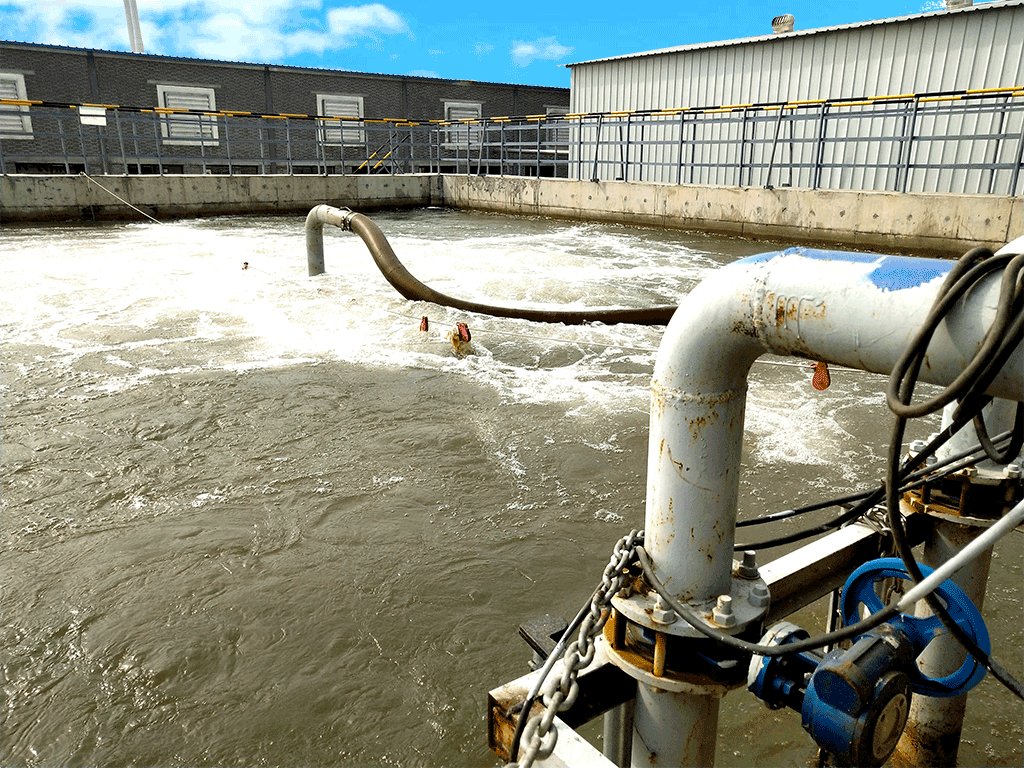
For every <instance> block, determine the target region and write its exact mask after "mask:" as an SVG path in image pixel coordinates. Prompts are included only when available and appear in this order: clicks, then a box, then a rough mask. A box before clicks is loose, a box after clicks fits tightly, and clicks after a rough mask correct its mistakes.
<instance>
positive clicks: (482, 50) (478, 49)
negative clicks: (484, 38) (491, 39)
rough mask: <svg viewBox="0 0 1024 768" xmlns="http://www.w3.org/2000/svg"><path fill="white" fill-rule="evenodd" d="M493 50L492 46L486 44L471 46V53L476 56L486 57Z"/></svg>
mask: <svg viewBox="0 0 1024 768" xmlns="http://www.w3.org/2000/svg"><path fill="white" fill-rule="evenodd" d="M493 50H494V46H493V45H489V44H488V43H476V44H475V45H474V46H473V53H475V54H476V55H477V56H486V55H487V54H488V53H490V52H491V51H493Z"/></svg>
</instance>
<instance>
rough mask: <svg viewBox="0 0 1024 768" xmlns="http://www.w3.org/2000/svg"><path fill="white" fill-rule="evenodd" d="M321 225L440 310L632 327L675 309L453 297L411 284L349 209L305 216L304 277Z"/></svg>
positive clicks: (376, 235)
mask: <svg viewBox="0 0 1024 768" xmlns="http://www.w3.org/2000/svg"><path fill="white" fill-rule="evenodd" d="M324 224H332V225H334V226H336V227H341V228H342V229H345V230H349V231H351V232H354V233H355V234H357V235H359V237H360V238H361V239H362V241H363V242H364V243H365V244H366V247H367V248H368V249H369V251H370V255H371V256H372V257H373V260H374V262H375V263H376V264H377V267H378V268H379V269H380V271H381V274H383V275H384V277H385V278H386V279H387V281H388V282H389V283H391V285H392V287H393V288H394V289H395V290H396V291H398V292H399V293H400V294H402V296H404V297H405V298H407V299H409V300H410V301H430V302H433V303H434V304H440V305H442V306H445V307H452V308H454V309H461V310H465V311H467V312H478V313H480V314H482V315H491V316H492V317H514V318H519V319H521V320H533V321H536V322H542V323H566V324H568V325H580V324H582V323H594V322H601V323H634V324H637V325H666V324H668V321H669V320H670V319H671V318H672V315H673V313H674V312H675V311H676V308H675V307H647V308H643V309H582V310H566V309H526V308H523V307H503V306H497V305H494V304H484V303H482V302H477V301H466V300H464V299H458V298H454V297H452V296H448V295H446V294H443V293H441V292H440V291H435V290H434V289H433V288H431V287H430V286H428V285H425V284H423V283H422V282H420V281H419V280H417V279H416V278H415V277H414V276H413V275H412V274H411V273H410V272H409V270H407V269H406V268H405V265H403V264H402V262H401V261H399V260H398V256H396V255H395V252H394V250H393V249H392V248H391V244H390V243H389V242H388V239H387V238H386V237H385V236H384V233H383V232H381V231H380V227H378V226H377V225H376V224H374V223H373V221H371V220H370V219H369V218H367V217H366V216H363V215H362V214H360V213H355V212H353V211H348V210H341V209H340V208H334V207H332V206H329V205H318V206H317V207H316V208H314V209H313V210H311V211H310V212H309V214H308V215H307V216H306V261H307V265H308V268H309V274H310V276H315V275H320V274H323V272H324V271H325V267H324V239H323V226H324Z"/></svg>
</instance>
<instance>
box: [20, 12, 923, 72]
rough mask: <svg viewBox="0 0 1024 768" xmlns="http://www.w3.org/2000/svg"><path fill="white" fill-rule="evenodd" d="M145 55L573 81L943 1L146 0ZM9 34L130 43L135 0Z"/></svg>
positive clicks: (119, 46)
mask: <svg viewBox="0 0 1024 768" xmlns="http://www.w3.org/2000/svg"><path fill="white" fill-rule="evenodd" d="M137 5H138V9H139V16H140V19H141V26H142V39H143V43H144V44H145V49H146V53H158V54H166V55H171V56H188V57H197V58H214V59H221V60H226V61H244V62H254V63H260V64H264V63H269V64H294V65H298V66H312V67H326V68H330V69H347V70H354V71H360V72H382V73H386V74H396V75H403V74H409V75H424V76H428V77H444V78H453V79H466V80H485V81H494V82H505V83H523V84H528V85H554V86H561V87H568V86H569V70H568V69H566V68H565V67H564V66H561V65H564V64H567V63H571V62H576V61H586V60H588V59H596V58H602V57H605V56H615V55H618V54H624V53H635V52H637V51H647V50H652V49H656V48H667V47H669V46H673V45H685V44H689V43H700V42H708V41H713V40H731V39H735V38H740V37H749V36H752V35H762V34H767V33H769V32H770V31H771V19H772V17H774V16H777V15H779V14H782V13H791V14H793V15H794V16H795V17H796V27H797V29H811V28H817V27H827V26H832V25H835V24H847V23H851V22H858V21H865V20H868V19H881V18H890V17H894V16H904V15H907V14H913V13H920V12H922V11H930V10H939V9H941V8H942V2H941V0H912V1H910V2H908V1H907V0H886V2H881V1H880V0H861V1H860V2H843V3H840V2H822V0H777V2H774V3H771V4H768V3H763V2H756V1H755V0H718V1H717V2H707V0H705V2H700V3H682V2H674V3H653V4H649V5H648V6H645V8H644V12H643V13H642V14H634V13H633V11H635V10H638V9H636V6H633V5H632V4H631V3H628V2H625V3H624V2H615V3H612V2H608V1H607V0H591V2H580V1H579V0H561V2H555V3H552V2H539V1H538V0H520V2H516V3H479V2H470V3H466V4H462V3H458V4H456V5H448V4H447V3H425V2H422V0H416V1H407V0H389V1H386V2H381V3H363V4H359V3H358V0H356V2H351V1H350V2H346V1H345V0H234V2H227V1H226V0H220V1H219V2H214V1H213V0H137ZM0 37H2V38H3V39H5V40H17V41H21V42H32V43H53V44H59V45H70V46H76V47H83V48H98V49H104V50H129V45H128V32H127V25H126V22H125V13H124V2H123V0H0Z"/></svg>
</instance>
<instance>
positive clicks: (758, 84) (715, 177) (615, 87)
mask: <svg viewBox="0 0 1024 768" xmlns="http://www.w3.org/2000/svg"><path fill="white" fill-rule="evenodd" d="M571 71H572V85H571V93H570V103H571V107H570V111H571V112H572V113H575V114H579V113H598V112H617V111H632V110H657V109H680V108H693V107H715V106H719V105H736V104H764V103H778V102H787V101H789V102H793V101H807V100H814V99H842V98H860V97H874V96H886V95H895V94H907V93H937V92H947V91H964V90H971V89H991V88H1006V87H1011V86H1024V2H1020V0H1016V1H1014V0H1008V2H1003V3H988V4H985V5H979V6H974V7H972V8H969V9H966V10H961V11H955V12H953V11H939V12H936V13H931V14H923V15H919V16H914V17H909V18H903V19H896V20H891V21H888V22H884V23H865V24H862V25H851V26H849V27H840V28H833V29H825V30H820V31H808V32H806V33H803V34H799V33H797V34H790V35H784V36H778V37H766V38H762V39H753V40H749V41H738V42H735V43H729V42H726V43H722V44H717V45H707V46H691V47H688V48H684V49H681V50H672V51H663V52H660V53H651V54H637V55H633V56H626V57H620V58H615V59H608V60H603V61H595V62H584V63H581V64H574V65H572V69H571ZM738 116H739V113H737V119H739V117H738ZM996 119H997V118H996V117H995V116H992V115H986V116H978V115H962V116H956V117H952V118H943V119H937V118H936V119H935V120H937V121H938V122H941V123H942V124H941V125H938V123H935V125H936V127H940V128H942V129H943V130H945V131H947V132H948V133H952V134H967V133H987V132H990V131H993V130H994V129H995V128H996V125H995V121H996ZM1012 121H1015V122H1014V125H1013V126H1010V127H1013V128H1019V124H1020V123H1021V121H1022V116H1021V115H1020V113H1017V114H1016V115H1014V116H1012ZM852 123H853V119H852V118H851V120H849V121H842V120H840V121H833V122H832V123H830V126H829V134H830V135H831V136H837V135H838V136H842V135H843V133H842V131H843V130H844V126H849V125H851V124H852ZM861 125H864V123H863V122H862V123H861ZM902 126H903V123H902V120H901V118H897V117H887V118H872V121H871V129H872V135H873V136H897V135H902ZM925 127H929V128H930V127H931V126H930V125H928V126H925ZM1006 127H1007V125H1004V126H1003V128H1004V130H1005V129H1006ZM709 130H721V131H723V132H724V133H721V134H719V135H725V136H730V137H736V138H739V137H740V136H741V133H740V131H741V130H742V126H741V125H740V124H739V123H738V122H731V121H725V122H723V123H720V124H719V125H718V127H717V128H715V129H712V128H709V127H704V128H701V129H699V130H698V133H697V135H695V136H692V137H691V138H694V139H696V140H698V141H699V140H700V139H701V138H707V136H703V135H702V132H704V133H706V132H707V131H709ZM759 130H761V131H763V130H764V128H763V127H762V128H761V129H759ZM659 131H660V132H659V134H658V136H659V138H660V139H663V140H664V141H665V144H664V145H662V146H658V147H654V148H649V149H648V150H647V155H646V157H647V158H649V159H652V160H655V161H656V162H659V163H663V165H661V166H660V167H658V168H655V169H654V170H653V175H654V176H655V177H654V178H645V179H644V180H645V181H662V182H666V183H675V182H676V181H677V176H678V172H677V171H675V170H674V169H673V168H672V167H671V164H672V163H675V162H678V156H679V153H678V150H677V148H676V147H675V146H674V145H675V143H676V142H677V141H678V138H679V130H678V126H676V127H669V126H666V127H664V128H660V129H659ZM810 131H811V125H810V124H804V125H801V126H800V127H799V128H797V129H796V133H794V138H808V137H809V136H808V134H809V132H810ZM608 133H610V129H608V128H605V130H604V133H602V139H605V140H607V139H608V138H609V136H607V135H606V134H608ZM915 133H918V131H915ZM748 135H749V134H748ZM584 136H585V138H586V136H587V133H586V131H585V133H584ZM962 144H963V143H962V142H961V143H959V144H958V142H956V141H955V140H950V141H936V142H924V143H921V144H919V145H918V146H917V147H916V149H915V153H914V154H915V156H914V161H915V162H938V161H939V160H940V159H945V160H946V161H948V162H966V161H970V160H975V161H976V160H980V159H981V158H982V157H984V156H985V155H986V153H988V154H989V155H990V156H991V155H997V156H998V158H999V159H1001V160H1003V161H1006V160H1007V153H1008V152H1009V151H1010V148H1009V147H1008V146H987V145H988V144H993V142H987V143H986V142H976V143H974V144H973V146H970V147H968V148H967V149H961V148H960V145H962ZM1003 144H1004V145H1005V144H1006V143H1005V142H1004V143H1003ZM847 151H852V150H849V149H848V148H845V147H843V145H841V144H840V145H832V146H830V147H829V152H830V155H829V156H828V157H826V158H825V160H826V162H843V161H850V162H856V163H857V164H861V165H862V164H865V163H867V164H869V165H870V164H872V163H879V164H888V163H891V162H895V161H897V160H898V159H899V152H900V144H899V143H896V142H872V143H869V144H867V145H863V144H861V145H859V148H858V149H857V154H856V155H855V156H849V157H843V152H847ZM694 152H695V154H694V159H695V160H696V161H697V162H704V163H709V164H711V167H707V168H699V169H697V172H696V175H694V176H693V177H692V178H691V179H689V180H691V181H693V182H694V183H708V184H715V183H735V181H728V180H726V178H725V177H726V174H725V172H724V170H723V169H721V168H715V167H713V166H714V164H716V163H717V164H721V165H722V166H728V165H735V163H737V162H738V161H739V152H740V148H739V145H733V146H726V147H719V148H717V149H716V148H714V147H707V146H705V147H701V146H699V145H698V146H697V147H696V148H695V149H694ZM622 154H623V147H622V146H619V147H614V148H607V149H606V150H605V151H604V152H602V154H601V155H600V158H601V159H602V160H613V159H617V160H615V161H616V162H617V161H621V160H622V159H623V158H622ZM961 155H962V156H961ZM751 159H754V160H762V161H763V160H767V158H748V161H749V160H751ZM610 167H611V166H606V167H605V168H603V169H602V170H601V173H600V176H601V177H602V178H616V177H617V176H620V175H621V174H620V173H614V174H613V173H611V172H610V171H609V168H610ZM650 173H651V172H649V174H650ZM938 173H939V172H938V171H922V172H918V173H915V174H914V176H913V177H912V181H911V185H910V187H908V191H924V190H927V189H928V188H929V187H928V185H929V184H931V183H934V181H935V179H936V178H937V175H938ZM944 173H945V174H947V175H948V174H953V175H956V174H958V173H959V174H961V175H963V174H965V173H966V172H965V171H955V170H954V171H945V172H944ZM973 173H977V172H976V171H975V172H973ZM582 175H583V176H584V177H585V178H589V176H590V175H591V170H590V169H587V168H584V169H582ZM628 175H630V176H631V177H632V174H628ZM734 177H735V174H733V178H734ZM687 180H688V179H683V181H687ZM755 183H756V180H755ZM794 183H795V184H796V185H797V186H805V185H806V184H807V183H809V180H808V179H798V180H794ZM894 183H895V179H894V178H893V171H892V169H890V168H879V169H873V168H860V169H858V170H856V171H850V170H848V169H832V170H831V171H826V172H825V175H824V176H823V178H822V179H821V185H822V186H825V187H829V186H848V185H852V186H853V187H860V188H866V189H887V188H890V187H891V185H892V184H894Z"/></svg>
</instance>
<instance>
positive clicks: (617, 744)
mask: <svg viewBox="0 0 1024 768" xmlns="http://www.w3.org/2000/svg"><path fill="white" fill-rule="evenodd" d="M635 713H636V699H635V698H633V699H630V700H629V701H627V702H626V703H625V704H620V705H619V706H617V707H615V708H614V709H610V710H608V711H607V712H605V713H604V750H603V751H604V756H605V757H607V758H608V759H609V760H611V761H612V762H613V763H615V764H616V765H617V766H619V768H630V765H631V764H632V760H633V718H634V715H635Z"/></svg>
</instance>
